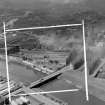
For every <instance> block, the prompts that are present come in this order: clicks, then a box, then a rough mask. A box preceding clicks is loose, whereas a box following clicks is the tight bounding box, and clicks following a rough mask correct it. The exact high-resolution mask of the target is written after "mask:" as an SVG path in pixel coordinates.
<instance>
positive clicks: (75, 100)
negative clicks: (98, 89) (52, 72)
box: [0, 61, 105, 105]
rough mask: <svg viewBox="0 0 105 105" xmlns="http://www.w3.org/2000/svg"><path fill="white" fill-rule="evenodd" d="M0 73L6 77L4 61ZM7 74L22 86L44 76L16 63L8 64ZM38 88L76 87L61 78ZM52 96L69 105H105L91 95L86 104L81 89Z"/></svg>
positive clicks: (61, 88)
mask: <svg viewBox="0 0 105 105" xmlns="http://www.w3.org/2000/svg"><path fill="white" fill-rule="evenodd" d="M0 72H1V75H4V76H6V66H5V62H4V61H0ZM9 74H10V79H13V80H14V81H16V82H19V81H21V82H23V83H24V84H27V83H28V84H30V83H31V82H34V81H36V80H37V79H39V78H41V77H43V76H45V74H43V73H41V72H38V71H36V72H33V71H32V69H30V68H27V67H25V66H22V65H19V64H17V63H9ZM40 88H41V89H43V90H45V91H49V90H63V89H74V88H76V87H75V86H74V85H72V83H71V84H68V83H67V82H66V81H65V79H64V78H62V77H61V78H60V79H57V80H54V81H52V82H50V83H48V84H46V85H44V86H42V87H40ZM52 95H54V96H56V97H57V98H59V99H61V100H63V101H65V102H68V103H69V105H105V102H103V101H101V100H99V99H98V98H96V97H94V96H92V95H89V98H90V101H89V102H86V97H85V92H84V91H83V90H81V89H80V91H78V92H66V93H54V94H52Z"/></svg>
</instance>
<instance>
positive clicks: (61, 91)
mask: <svg viewBox="0 0 105 105" xmlns="http://www.w3.org/2000/svg"><path fill="white" fill-rule="evenodd" d="M75 91H79V89H71V90H59V91H47V92H35V93H27V94H18V95H12V96H27V95H38V94H50V93H63V92H75Z"/></svg>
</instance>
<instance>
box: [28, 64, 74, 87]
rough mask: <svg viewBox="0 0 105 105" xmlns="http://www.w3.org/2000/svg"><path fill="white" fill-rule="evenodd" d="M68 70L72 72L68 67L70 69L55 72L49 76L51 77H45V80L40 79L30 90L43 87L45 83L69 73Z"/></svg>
mask: <svg viewBox="0 0 105 105" xmlns="http://www.w3.org/2000/svg"><path fill="white" fill-rule="evenodd" d="M68 70H72V68H70V66H68V67H64V68H62V69H61V70H58V71H56V72H53V73H51V74H49V75H47V76H45V77H43V78H41V79H39V80H37V81H35V82H33V83H31V85H30V86H29V88H35V87H39V86H41V85H43V84H45V83H47V82H49V81H51V80H53V79H55V78H57V77H58V76H60V75H61V74H62V73H63V72H65V71H68Z"/></svg>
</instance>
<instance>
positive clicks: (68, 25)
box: [6, 24, 82, 32]
mask: <svg viewBox="0 0 105 105" xmlns="http://www.w3.org/2000/svg"><path fill="white" fill-rule="evenodd" d="M81 25H82V24H66V25H55V26H42V27H29V28H18V29H7V30H6V32H10V31H22V30H33V29H35V30H36V29H49V28H57V27H70V26H72V27H73V26H81Z"/></svg>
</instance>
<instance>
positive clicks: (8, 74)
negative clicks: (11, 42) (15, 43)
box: [3, 22, 11, 102]
mask: <svg viewBox="0 0 105 105" xmlns="http://www.w3.org/2000/svg"><path fill="white" fill-rule="evenodd" d="M3 27H4V41H5V57H6V71H7V81H8V93H9V101H10V102H11V93H10V83H9V69H8V55H7V40H6V31H5V30H6V29H5V22H3Z"/></svg>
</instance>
